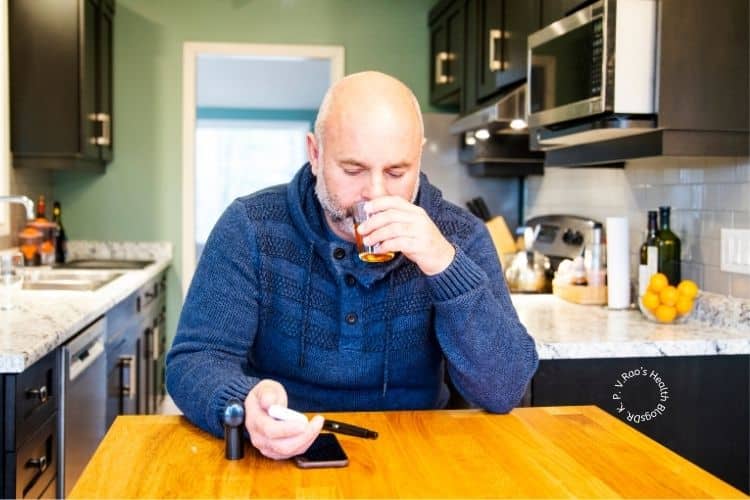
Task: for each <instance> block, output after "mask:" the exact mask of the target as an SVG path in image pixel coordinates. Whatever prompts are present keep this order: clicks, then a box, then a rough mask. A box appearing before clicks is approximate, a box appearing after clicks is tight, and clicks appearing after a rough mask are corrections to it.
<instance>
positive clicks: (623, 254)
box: [607, 217, 630, 309]
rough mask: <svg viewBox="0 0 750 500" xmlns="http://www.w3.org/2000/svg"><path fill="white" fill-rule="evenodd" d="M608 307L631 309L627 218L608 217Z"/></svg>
mask: <svg viewBox="0 0 750 500" xmlns="http://www.w3.org/2000/svg"><path fill="white" fill-rule="evenodd" d="M607 307H609V308H610V309H627V308H628V307H630V242H629V238H628V218H627V217H607Z"/></svg>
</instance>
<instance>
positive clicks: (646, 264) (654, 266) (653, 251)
mask: <svg viewBox="0 0 750 500" xmlns="http://www.w3.org/2000/svg"><path fill="white" fill-rule="evenodd" d="M656 215H657V213H656V210H649V211H648V230H647V232H646V239H645V240H644V242H643V244H642V245H641V263H640V264H641V265H640V267H639V268H638V292H639V295H643V294H644V293H645V291H646V288H648V282H649V280H650V279H651V276H653V275H654V274H656V273H657V272H658V270H659V247H658V245H659V238H658V236H657V233H658V230H659V228H658V225H657V220H656Z"/></svg>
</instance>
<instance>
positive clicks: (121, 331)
mask: <svg viewBox="0 0 750 500" xmlns="http://www.w3.org/2000/svg"><path fill="white" fill-rule="evenodd" d="M166 292H167V290H166V275H165V274H164V273H162V274H161V275H159V276H158V277H157V278H154V279H153V280H151V281H149V282H148V283H146V284H145V285H143V286H142V287H141V288H140V289H139V290H138V291H136V292H134V293H132V294H131V295H130V296H129V297H128V298H126V299H125V300H123V301H122V302H120V303H119V304H117V305H116V306H115V307H113V308H112V309H111V310H110V311H109V312H108V313H107V324H108V326H107V328H108V331H107V337H108V338H107V370H108V376H107V386H108V391H107V393H108V396H107V427H108V428H109V426H110V425H111V424H112V422H114V420H115V418H116V417H117V416H118V415H134V414H142V415H146V414H153V413H158V411H159V407H160V405H161V402H162V400H163V398H164V394H165V391H164V388H163V387H164V366H165V351H166V341H167V339H166V328H165V326H166Z"/></svg>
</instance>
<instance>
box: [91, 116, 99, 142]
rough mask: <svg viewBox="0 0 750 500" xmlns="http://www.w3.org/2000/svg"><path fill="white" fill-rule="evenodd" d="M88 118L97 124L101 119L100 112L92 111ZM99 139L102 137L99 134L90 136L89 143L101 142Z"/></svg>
mask: <svg viewBox="0 0 750 500" xmlns="http://www.w3.org/2000/svg"><path fill="white" fill-rule="evenodd" d="M88 119H89V121H90V122H93V123H94V125H96V123H97V122H98V121H99V114H98V113H91V114H89V116H88ZM97 133H98V131H97ZM99 139H100V137H99V136H98V135H96V134H94V136H93V137H89V144H94V145H96V144H99Z"/></svg>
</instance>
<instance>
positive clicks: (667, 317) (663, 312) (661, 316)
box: [654, 305, 677, 323]
mask: <svg viewBox="0 0 750 500" xmlns="http://www.w3.org/2000/svg"><path fill="white" fill-rule="evenodd" d="M654 316H656V319H657V320H659V321H660V322H662V323H671V322H672V321H674V319H675V317H676V316H677V309H675V308H674V307H672V306H665V305H661V306H659V307H657V308H656V311H654Z"/></svg>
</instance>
